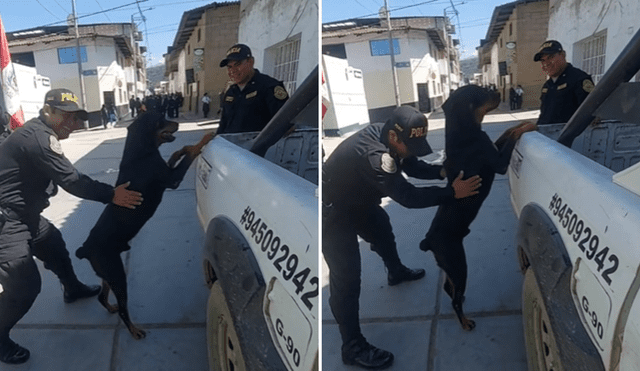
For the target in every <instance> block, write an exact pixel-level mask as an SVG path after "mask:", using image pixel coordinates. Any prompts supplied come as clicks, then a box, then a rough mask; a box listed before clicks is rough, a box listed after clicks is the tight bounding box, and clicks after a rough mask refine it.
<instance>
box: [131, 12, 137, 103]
mask: <svg viewBox="0 0 640 371" xmlns="http://www.w3.org/2000/svg"><path fill="white" fill-rule="evenodd" d="M135 30H136V24H135V23H134V22H133V14H131V48H133V91H134V97H135V98H138V46H137V45H136V39H135V37H134V36H133V33H134V32H135Z"/></svg>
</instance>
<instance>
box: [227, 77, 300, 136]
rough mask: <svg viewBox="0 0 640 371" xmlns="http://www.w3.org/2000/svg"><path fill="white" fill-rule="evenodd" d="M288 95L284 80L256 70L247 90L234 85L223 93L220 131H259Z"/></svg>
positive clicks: (246, 87) (246, 86)
mask: <svg viewBox="0 0 640 371" xmlns="http://www.w3.org/2000/svg"><path fill="white" fill-rule="evenodd" d="M288 98H289V95H288V94H287V91H286V90H285V88H284V85H283V84H282V82H280V81H278V80H276V79H274V78H273V77H270V76H268V75H265V74H263V73H260V71H258V70H257V69H254V75H253V77H252V78H251V80H250V81H249V82H248V83H247V85H245V87H244V89H242V90H240V87H239V86H238V84H233V85H231V87H229V89H227V91H226V93H225V94H224V97H223V98H222V116H221V117H220V127H219V128H218V131H217V132H218V134H222V133H241V132H247V131H260V130H262V129H263V128H264V127H265V126H267V123H269V121H270V120H271V118H272V117H273V116H274V115H275V114H276V112H278V110H279V109H280V108H281V107H282V106H283V105H284V103H285V102H286V101H287V99H288Z"/></svg>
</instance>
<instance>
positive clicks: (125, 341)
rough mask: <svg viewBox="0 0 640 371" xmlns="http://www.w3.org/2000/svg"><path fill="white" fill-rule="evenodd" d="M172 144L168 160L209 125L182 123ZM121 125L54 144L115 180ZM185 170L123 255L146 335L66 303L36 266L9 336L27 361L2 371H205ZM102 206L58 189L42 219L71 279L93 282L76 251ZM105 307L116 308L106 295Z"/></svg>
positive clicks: (89, 307) (90, 307) (196, 239)
mask: <svg viewBox="0 0 640 371" xmlns="http://www.w3.org/2000/svg"><path fill="white" fill-rule="evenodd" d="M128 121H130V120H128ZM179 121H182V122H184V123H183V124H181V127H180V131H179V132H178V133H177V135H176V137H177V140H176V141H175V142H173V143H168V144H165V145H163V146H162V147H161V153H162V154H163V157H164V158H165V159H166V158H168V157H169V156H170V154H171V153H172V152H174V151H176V150H178V149H180V148H181V147H182V146H183V145H185V144H195V143H196V142H197V141H198V140H199V139H200V138H201V137H202V135H203V134H204V132H205V131H206V130H210V129H212V128H213V126H212V125H204V126H200V125H198V121H196V120H188V119H184V118H183V119H180V120H179ZM126 125H127V120H123V121H122V122H120V123H119V125H117V126H116V127H115V128H113V129H107V130H105V129H101V128H94V129H90V130H84V131H80V132H76V133H73V134H72V135H71V137H70V138H69V139H67V140H64V141H62V142H61V143H62V147H63V150H64V151H65V154H66V155H67V157H68V158H69V159H70V160H71V161H72V162H74V164H75V166H76V167H77V169H78V170H80V171H81V172H83V173H85V174H87V175H89V176H91V177H92V178H93V179H96V180H99V181H102V182H105V183H109V184H114V183H115V180H116V178H117V174H118V165H119V162H120V158H121V156H122V150H123V146H124V139H125V137H126V129H125V126H126ZM194 168H195V166H192V167H191V169H190V170H189V172H188V173H187V175H186V176H185V179H184V181H183V182H182V184H181V185H180V187H179V188H178V189H177V190H167V191H166V192H165V194H164V199H163V202H162V204H160V207H159V208H158V210H157V212H156V214H155V215H154V216H153V218H151V220H150V221H149V222H147V224H146V225H145V226H144V228H143V229H142V230H141V231H140V233H139V234H138V235H137V236H136V237H135V238H134V239H133V240H132V242H131V246H132V249H131V251H129V252H127V253H124V254H122V257H123V259H124V261H125V266H126V270H127V277H128V288H129V311H130V314H131V316H132V320H133V322H134V323H136V324H138V325H140V327H142V328H143V329H145V330H147V337H146V338H145V339H142V340H133V338H132V337H131V336H130V334H129V332H128V331H127V330H126V328H125V327H124V326H123V325H122V322H121V321H120V319H119V318H118V315H117V314H109V313H108V312H107V311H106V310H105V309H104V308H103V307H102V306H100V305H99V304H98V302H97V301H96V300H95V299H94V298H91V299H85V300H81V301H78V302H76V303H73V304H65V303H64V302H63V300H62V290H61V288H60V283H59V281H58V279H57V278H56V277H55V276H54V275H53V274H52V273H51V272H50V271H48V270H45V269H44V268H43V266H42V264H41V262H39V261H38V266H39V268H40V272H41V275H42V281H43V283H42V291H41V293H40V295H39V296H38V298H37V299H36V302H35V303H34V305H33V307H32V308H31V310H30V311H29V312H28V313H27V315H26V316H25V317H24V318H23V319H22V320H21V321H20V322H19V323H18V325H17V326H16V327H15V328H14V329H13V331H12V337H13V338H14V339H15V340H16V342H18V343H19V344H21V345H23V346H25V347H26V348H28V349H29V350H30V351H31V359H30V360H29V361H28V362H27V363H25V364H23V365H17V366H10V365H6V364H0V370H10V371H13V370H32V371H76V370H77V371H84V370H95V371H102V370H104V371H115V370H118V371H127V370H131V371H134V370H135V371H141V370H148V371H158V370H171V371H179V370H185V371H187V370H188V371H192V370H206V369H208V368H207V367H208V366H207V364H208V363H207V352H206V335H205V307H206V301H207V297H208V289H207V287H206V285H205V284H204V280H203V273H202V252H201V251H202V250H201V249H202V244H203V232H202V227H201V226H200V223H199V221H198V220H197V216H196V209H195V192H194ZM103 207H104V205H102V204H100V203H97V202H92V201H85V200H80V199H78V198H76V197H74V196H71V195H69V194H68V193H66V192H65V191H64V190H62V189H60V191H59V194H58V195H57V196H56V197H54V198H53V199H52V200H51V206H50V207H49V208H48V209H46V210H45V212H44V215H45V216H46V217H47V218H49V219H50V220H51V221H52V222H53V223H54V224H55V225H56V226H58V228H59V229H60V230H61V232H62V234H63V236H64V238H65V241H66V242H67V249H68V250H69V252H70V253H71V255H72V262H73V265H74V268H75V270H76V273H77V274H78V276H79V278H80V279H81V280H82V281H83V282H86V283H90V284H98V283H99V282H100V280H99V278H98V277H96V275H95V273H94V272H93V270H92V269H91V267H90V265H89V263H88V262H87V261H86V260H78V259H77V258H76V257H75V255H74V253H75V250H76V249H77V248H78V247H80V245H81V244H82V243H83V242H84V240H85V239H86V237H87V235H88V233H89V231H90V229H91V228H92V227H93V225H94V223H95V222H96V220H97V218H98V216H99V215H100V213H101V212H102V210H103ZM111 301H112V302H115V299H114V298H113V296H112V297H111Z"/></svg>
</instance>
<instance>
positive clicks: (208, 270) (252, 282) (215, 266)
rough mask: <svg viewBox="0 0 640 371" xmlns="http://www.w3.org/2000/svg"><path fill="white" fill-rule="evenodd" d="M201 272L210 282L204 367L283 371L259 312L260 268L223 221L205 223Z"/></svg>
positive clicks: (232, 226) (262, 286)
mask: <svg viewBox="0 0 640 371" xmlns="http://www.w3.org/2000/svg"><path fill="white" fill-rule="evenodd" d="M204 268H205V279H207V281H213V283H212V287H211V294H210V297H209V303H208V307H207V332H208V333H207V340H208V342H209V349H208V352H209V356H210V358H209V364H210V367H223V366H224V367H223V368H218V369H216V368H212V369H213V370H234V371H235V370H252V371H254V370H255V371H271V370H285V369H286V366H285V365H284V363H283V360H282V359H281V358H280V355H279V354H278V350H277V348H276V345H275V344H274V342H273V339H272V338H271V334H270V332H269V328H268V326H267V322H266V318H265V315H264V312H263V305H264V303H263V302H264V297H265V291H266V283H265V280H264V277H263V275H262V272H261V271H260V266H259V264H258V262H257V260H256V257H255V255H254V254H253V250H252V249H251V247H250V245H249V244H248V242H247V240H246V239H245V237H244V235H243V234H242V232H240V230H239V229H238V227H237V226H236V225H235V224H234V223H233V222H232V221H231V220H230V219H228V218H226V217H224V216H218V217H216V218H214V219H212V220H211V221H210V222H209V226H208V228H207V232H206V240H205V257H204ZM209 327H211V329H209ZM221 338H224V340H225V343H224V344H223V343H222V342H221V340H220V339H221ZM229 361H231V362H232V364H233V367H234V368H231V366H229ZM236 363H237V364H236ZM238 367H241V368H238Z"/></svg>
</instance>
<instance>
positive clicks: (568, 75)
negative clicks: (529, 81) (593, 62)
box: [533, 40, 594, 125]
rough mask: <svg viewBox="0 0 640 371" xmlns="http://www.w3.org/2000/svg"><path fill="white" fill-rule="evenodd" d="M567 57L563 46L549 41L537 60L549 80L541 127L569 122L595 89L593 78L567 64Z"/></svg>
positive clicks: (546, 84) (542, 96)
mask: <svg viewBox="0 0 640 371" xmlns="http://www.w3.org/2000/svg"><path fill="white" fill-rule="evenodd" d="M566 56H567V54H566V52H565V51H564V50H563V49H562V45H561V44H560V43H559V42H557V41H555V40H549V41H546V42H544V43H543V44H542V46H540V50H539V51H538V53H536V55H535V56H534V57H533V60H534V61H535V62H538V61H539V62H540V64H541V65H542V71H544V73H546V74H547V75H548V77H549V78H548V79H547V82H545V83H544V85H543V86H542V95H541V96H540V100H541V101H542V102H541V105H540V117H539V118H538V122H537V124H538V125H545V124H555V123H566V122H568V121H569V119H570V118H571V116H573V114H574V112H576V110H577V109H578V107H580V105H581V104H582V102H583V101H584V100H585V99H586V98H587V95H588V94H589V93H590V92H591V91H592V90H593V89H594V86H593V81H592V80H591V76H589V75H588V74H587V73H585V72H584V71H582V70H580V69H578V68H576V67H573V66H572V65H571V63H567V59H566Z"/></svg>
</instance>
